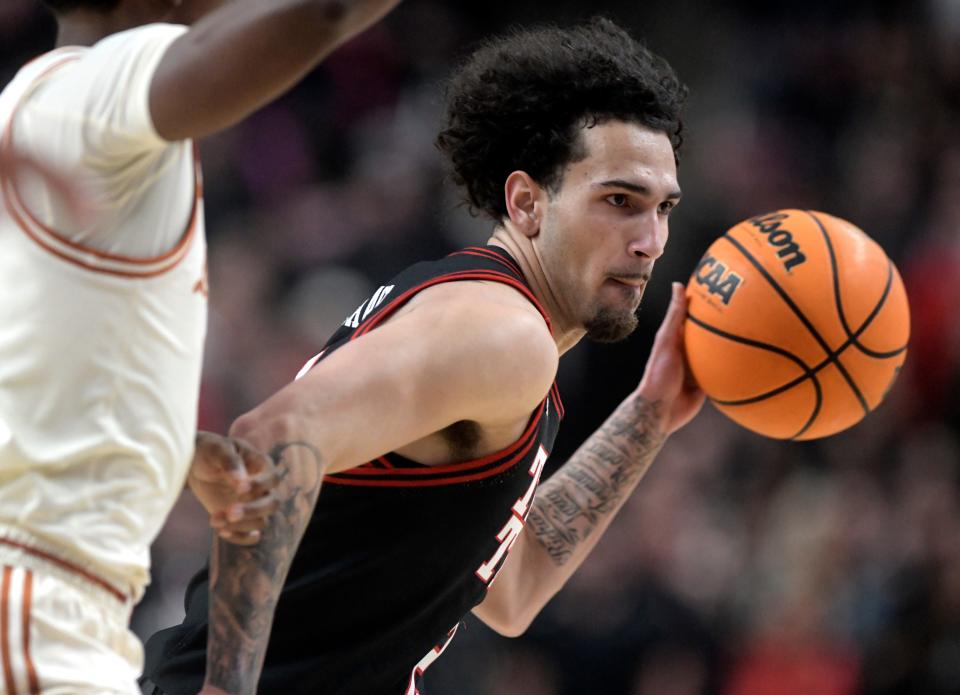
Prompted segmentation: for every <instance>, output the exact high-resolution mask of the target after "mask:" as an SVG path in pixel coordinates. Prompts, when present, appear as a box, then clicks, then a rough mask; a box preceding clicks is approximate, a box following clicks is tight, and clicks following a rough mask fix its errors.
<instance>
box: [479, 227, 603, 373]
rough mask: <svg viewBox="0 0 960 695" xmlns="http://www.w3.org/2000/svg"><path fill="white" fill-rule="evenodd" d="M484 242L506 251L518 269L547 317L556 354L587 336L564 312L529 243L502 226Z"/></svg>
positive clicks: (525, 238)
mask: <svg viewBox="0 0 960 695" xmlns="http://www.w3.org/2000/svg"><path fill="white" fill-rule="evenodd" d="M507 224H508V225H509V222H508V223H507ZM487 243H489V244H492V245H493V246H499V247H500V248H502V249H505V250H506V251H507V252H509V253H510V255H511V256H512V257H513V259H514V260H515V261H516V262H517V264H518V265H519V266H520V270H521V271H523V276H524V278H525V279H526V281H527V284H528V285H529V286H530V289H531V291H532V292H533V296H534V297H536V298H537V301H538V302H540V304H541V305H542V306H543V308H544V309H545V310H546V312H547V315H548V316H549V317H550V323H551V324H552V326H553V339H554V341H555V342H556V343H557V350H558V351H559V353H560V354H561V355H563V353H565V352H566V351H567V350H570V349H571V348H573V346H574V345H576V344H577V343H579V342H580V339H581V338H583V336H585V335H586V330H585V329H584V328H583V326H580V325H576V324H574V323H573V322H571V321H570V320H569V319H568V314H569V312H566V311H564V310H563V305H562V303H561V302H560V300H559V298H558V297H557V295H556V293H555V292H554V291H553V289H552V288H551V286H550V283H549V281H548V280H547V276H546V274H545V273H544V272H543V266H541V265H540V260H539V258H538V257H537V254H536V251H535V250H534V248H533V244H531V243H530V240H529V239H528V238H527V237H526V236H524V235H523V234H521V233H519V232H511V231H510V230H508V229H506V228H504V227H502V226H501V227H497V228H496V229H495V230H494V232H493V236H492V237H490V240H489V241H488V242H487Z"/></svg>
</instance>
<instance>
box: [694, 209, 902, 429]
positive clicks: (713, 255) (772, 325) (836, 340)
mask: <svg viewBox="0 0 960 695" xmlns="http://www.w3.org/2000/svg"><path fill="white" fill-rule="evenodd" d="M687 298H688V300H689V309H688V315H687V322H686V326H685V333H684V340H685V342H686V350H687V358H688V360H689V364H690V368H691V370H692V371H693V375H694V377H695V378H696V380H697V382H698V383H699V384H700V386H701V387H702V388H703V390H704V391H706V393H707V395H708V396H709V397H710V399H711V400H712V401H713V403H714V405H716V407H717V408H718V409H719V410H720V411H721V412H723V413H725V414H726V415H728V416H729V417H730V418H732V419H733V420H734V421H736V422H737V423H739V424H741V425H743V426H744V427H746V428H748V429H751V430H753V431H754V432H759V433H760V434H764V435H767V436H768V437H776V438H778V439H816V438H817V437H826V436H827V435H831V434H834V433H836V432H839V431H841V430H844V429H846V428H848V427H850V426H852V425H854V424H855V423H857V422H859V421H860V420H861V419H862V418H863V417H864V416H865V415H866V414H867V413H869V412H870V411H871V410H873V409H874V408H876V407H877V406H878V405H880V402H881V401H882V400H883V398H884V396H885V395H886V394H887V391H888V390H889V389H890V387H891V386H892V384H893V381H894V379H896V377H897V373H898V372H899V371H900V367H901V366H902V365H903V362H904V360H905V359H906V356H907V341H908V339H909V337H910V308H909V306H908V304H907V295H906V292H905V291H904V289H903V282H902V281H901V280H900V274H899V273H898V272H897V269H896V268H895V267H894V265H893V263H892V262H891V261H890V259H889V258H887V255H886V254H885V253H884V252H883V249H882V248H880V246H879V245H878V244H877V243H876V242H875V241H873V240H872V239H871V238H870V237H868V236H867V235H866V234H864V233H863V232H862V231H861V230H860V229H858V228H857V227H855V226H854V225H852V224H850V223H849V222H847V221H845V220H842V219H839V218H837V217H832V216H830V215H827V214H824V213H822V212H813V211H808V210H780V211H777V212H773V213H770V214H767V215H762V216H760V217H754V218H752V219H749V220H747V221H745V222H741V223H740V224H738V225H737V226H735V227H733V228H732V229H730V230H729V231H728V232H727V233H726V234H724V235H723V236H722V237H720V238H719V239H717V240H716V241H715V242H714V243H713V244H712V245H711V246H710V248H709V249H707V252H706V254H704V256H703V258H702V259H701V260H700V262H699V263H698V264H697V268H696V270H695V271H694V273H693V275H692V276H691V278H690V282H689V283H688V284H687Z"/></svg>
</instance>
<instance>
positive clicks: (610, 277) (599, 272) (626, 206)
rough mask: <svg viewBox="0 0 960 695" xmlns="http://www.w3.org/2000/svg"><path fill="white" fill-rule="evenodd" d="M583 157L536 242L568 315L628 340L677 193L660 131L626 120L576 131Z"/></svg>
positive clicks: (599, 334) (604, 335)
mask: <svg viewBox="0 0 960 695" xmlns="http://www.w3.org/2000/svg"><path fill="white" fill-rule="evenodd" d="M581 138H582V142H581V144H582V145H583V146H584V148H585V151H586V153H587V156H586V157H585V158H584V159H581V160H580V161H578V162H574V163H573V164H571V165H570V166H568V167H567V169H566V171H565V172H564V176H563V182H562V184H561V185H560V187H559V189H558V190H556V191H555V192H554V193H553V195H552V196H550V197H549V200H548V202H547V204H546V209H545V214H544V221H543V224H542V225H541V233H540V234H539V236H538V241H539V243H538V246H539V251H540V255H541V259H542V261H543V263H544V267H545V269H546V270H547V272H548V273H549V274H550V281H551V284H552V286H553V288H554V292H556V293H557V294H559V295H560V301H561V303H562V306H563V308H564V311H565V313H567V314H568V318H569V319H570V320H572V321H574V322H575V323H579V324H580V325H582V326H583V327H584V328H585V329H586V330H587V336H588V337H590V338H592V339H594V340H597V341H601V342H613V341H617V340H622V339H623V338H626V337H627V336H628V335H630V333H632V332H633V330H634V329H635V328H636V326H637V316H636V314H637V310H638V309H639V307H640V300H641V298H642V297H643V291H644V289H645V287H646V284H647V281H648V280H649V279H650V273H651V272H652V271H653V265H654V262H655V261H656V259H657V258H659V257H660V255H661V254H662V253H663V250H664V246H665V245H666V243H667V235H668V228H667V220H668V216H669V214H670V211H671V210H672V208H673V207H674V206H675V205H676V204H677V202H678V200H679V198H680V188H679V186H678V185H677V167H676V162H675V160H674V154H673V147H672V146H671V144H670V139H669V138H668V137H667V135H666V134H665V133H662V132H659V131H655V130H651V129H649V128H646V127H644V126H641V125H637V124H633V123H625V122H623V121H609V122H606V123H601V124H599V125H597V126H594V127H592V128H585V129H584V130H583V131H582V132H581Z"/></svg>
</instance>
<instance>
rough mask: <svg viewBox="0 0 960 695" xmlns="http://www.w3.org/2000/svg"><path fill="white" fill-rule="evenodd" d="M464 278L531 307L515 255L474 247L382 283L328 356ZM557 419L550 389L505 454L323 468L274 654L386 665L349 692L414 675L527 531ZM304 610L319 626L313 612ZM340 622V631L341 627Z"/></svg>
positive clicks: (433, 443)
mask: <svg viewBox="0 0 960 695" xmlns="http://www.w3.org/2000/svg"><path fill="white" fill-rule="evenodd" d="M464 280H474V281H490V282H500V283H504V284H507V285H511V286H512V287H514V288H515V289H516V290H517V291H519V292H521V293H523V294H525V295H527V296H528V299H529V300H530V301H531V302H533V303H534V304H536V300H535V299H534V298H533V296H532V294H531V293H530V291H529V288H527V286H526V283H525V281H524V280H523V276H522V274H521V273H520V271H519V268H517V266H516V264H515V262H514V261H513V259H512V258H510V256H509V255H508V254H506V252H504V251H502V250H500V249H496V248H494V247H485V248H476V249H466V250H464V251H461V252H459V253H456V254H453V255H451V256H449V257H447V258H445V259H442V260H440V261H436V262H433V263H424V264H418V265H416V266H413V267H412V268H410V269H408V270H407V271H405V272H404V273H402V274H400V275H399V276H397V278H395V279H394V280H392V281H391V282H390V283H389V284H388V285H385V286H384V287H383V288H381V289H380V290H378V291H377V292H376V293H375V294H374V296H373V297H371V299H370V300H368V302H366V303H365V305H363V306H361V307H359V308H358V310H357V313H355V314H354V315H353V316H351V317H348V319H347V320H346V322H345V325H344V326H343V327H342V328H341V330H340V331H338V333H337V334H336V335H334V337H333V338H332V339H331V341H330V342H329V343H328V346H327V348H326V352H325V354H324V357H325V356H326V355H328V354H330V353H331V352H333V351H334V350H336V349H338V348H339V347H341V346H342V345H344V344H346V343H348V342H349V341H350V340H354V339H356V338H359V337H360V336H362V335H364V334H365V333H367V332H369V331H370V330H373V329H375V328H376V327H377V326H378V325H383V324H384V323H386V321H388V320H389V319H390V318H391V317H392V316H395V315H396V314H397V313H398V312H400V311H402V310H403V307H404V306H406V305H407V302H408V301H410V299H411V298H413V297H415V296H416V295H418V294H419V293H420V292H423V291H424V290H426V289H428V288H430V287H432V286H434V285H436V284H438V283H445V282H453V281H464ZM371 305H373V306H371ZM537 306H538V307H539V305H537ZM541 311H542V310H541ZM545 318H546V316H545ZM547 320H548V319H547ZM321 359H322V358H321ZM470 368H472V366H471V365H467V364H465V365H464V369H470ZM398 407H402V404H398ZM561 413H562V404H561V403H560V400H559V393H558V391H557V389H556V386H555V385H554V387H553V388H551V390H550V393H549V394H547V396H546V398H545V399H544V400H543V402H542V403H541V404H540V406H539V407H538V409H537V410H536V411H535V412H534V413H532V414H531V416H530V417H529V419H528V420H527V421H526V422H524V423H522V427H521V432H519V436H517V435H516V434H515V435H514V436H512V437H511V438H510V439H508V440H506V441H504V446H503V447H502V448H499V449H498V450H496V451H493V452H491V453H486V451H483V452H482V454H483V455H480V456H478V457H476V456H475V457H471V458H469V459H468V460H465V461H463V460H461V461H460V462H458V463H452V464H442V465H425V464H424V463H419V462H416V461H413V460H410V459H409V458H406V457H404V456H401V455H399V454H398V453H397V452H394V453H390V454H387V455H385V456H383V457H381V458H379V459H377V460H375V461H371V462H369V463H367V464H365V465H363V466H360V467H358V468H355V469H352V470H349V471H344V472H342V473H338V474H334V475H329V476H327V477H326V478H325V480H324V487H323V489H322V491H321V495H320V500H319V501H318V504H317V509H316V511H315V513H314V517H313V519H312V520H311V524H310V527H309V528H308V531H307V533H306V535H305V538H304V540H303V543H302V545H301V550H300V552H298V554H297V558H296V560H295V561H294V566H293V567H292V568H291V573H290V581H289V582H288V586H287V589H285V591H284V597H283V598H282V599H281V603H280V606H279V607H278V613H277V622H276V623H275V624H276V625H277V626H278V627H279V626H280V625H283V624H286V625H288V626H289V627H290V629H289V630H288V631H286V632H283V633H282V634H281V635H280V636H279V639H278V640H275V642H274V643H272V644H271V652H272V654H271V656H273V654H277V653H281V652H283V653H286V654H289V653H290V652H291V650H295V651H300V652H301V654H302V655H303V657H304V658H305V660H309V661H313V662H314V663H313V665H312V669H313V670H314V671H316V670H317V669H318V668H319V667H320V665H321V664H327V665H326V666H325V667H323V668H322V670H321V672H323V671H324V670H325V671H327V674H328V675H327V677H328V678H330V679H334V680H335V679H337V678H339V677H341V675H342V676H343V677H346V674H348V673H352V674H357V673H358V670H359V669H358V668H357V667H358V666H359V665H360V664H362V663H364V661H363V660H365V659H366V660H369V661H370V662H375V663H379V664H380V668H379V669H377V672H375V673H370V674H369V675H367V676H366V679H367V680H366V682H364V680H363V678H364V677H362V676H358V675H353V676H352V677H351V682H352V685H351V688H353V689H351V690H344V692H357V693H360V692H370V693H376V692H380V688H381V686H384V687H389V683H390V682H392V680H391V679H396V678H397V677H398V676H399V677H401V678H406V679H409V678H410V677H411V675H412V674H411V672H412V671H413V669H414V667H415V666H416V665H417V663H418V662H420V661H421V660H422V659H423V657H424V656H425V655H428V653H429V652H430V651H431V649H432V648H433V647H434V646H435V645H437V644H438V643H443V642H444V641H445V640H446V637H447V635H448V633H449V631H450V630H451V629H452V628H454V627H455V626H456V625H457V624H458V623H459V621H460V619H461V618H462V617H463V615H464V614H466V613H467V612H468V611H469V610H470V609H471V608H473V607H474V606H475V605H477V604H478V603H480V602H481V601H482V600H483V598H484V596H485V595H486V592H487V587H488V586H489V585H490V583H491V582H492V581H494V579H495V577H496V574H497V572H498V571H499V569H500V568H501V567H502V565H503V562H504V561H505V559H506V556H507V553H508V552H509V550H510V548H511V547H512V545H513V543H514V542H515V541H516V540H517V538H518V537H519V534H520V532H521V531H522V529H523V524H524V521H525V520H526V517H527V514H528V512H529V510H530V505H531V504H532V501H533V496H534V492H535V490H536V487H537V484H538V482H539V480H540V476H541V474H542V472H543V467H544V464H545V462H546V460H547V456H548V455H549V452H550V449H551V448H552V447H553V441H554V438H555V437H556V434H557V430H558V428H559V423H560V417H561ZM471 424H472V423H460V427H461V428H463V429H464V430H467V432H466V433H458V432H457V431H456V430H455V428H454V431H450V430H449V429H448V430H447V431H444V432H442V433H438V434H436V435H433V436H431V437H430V438H428V439H427V440H424V441H421V442H419V443H418V445H417V446H416V447H406V448H405V449H403V451H404V452H406V453H410V452H417V453H423V452H426V451H429V450H430V449H440V450H442V449H443V448H444V446H447V447H450V448H452V449H456V448H457V446H458V443H457V442H456V440H457V439H458V438H460V437H464V438H466V439H471V437H472V435H471V434H470V432H469V430H470V429H471ZM480 437H481V439H482V437H483V434H482V433H481V434H480ZM447 460H449V458H448V459H447ZM305 611H307V612H308V613H305ZM308 614H309V615H312V616H315V617H316V618H317V621H316V622H315V621H313V620H304V619H303V618H304V617H305V615H308ZM321 616H325V617H324V618H322V619H321ZM331 621H332V622H335V623H336V624H337V625H338V628H337V629H335V630H332V631H331V630H329V627H330V624H331ZM333 635H336V637H334V636H333ZM303 645H311V646H309V647H308V648H306V649H304V646H303ZM347 645H349V648H346V646H347ZM318 653H319V654H324V655H325V656H323V657H318V656H316V655H317V654H318ZM332 655H337V656H332ZM269 660H270V657H268V661H269ZM338 672H339V673H338ZM264 682H265V683H268V682H269V681H264ZM317 685H318V686H321V685H324V683H321V682H319V681H318V683H317ZM384 692H387V691H386V690H384ZM401 692H402V691H401ZM398 695H399V693H398Z"/></svg>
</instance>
